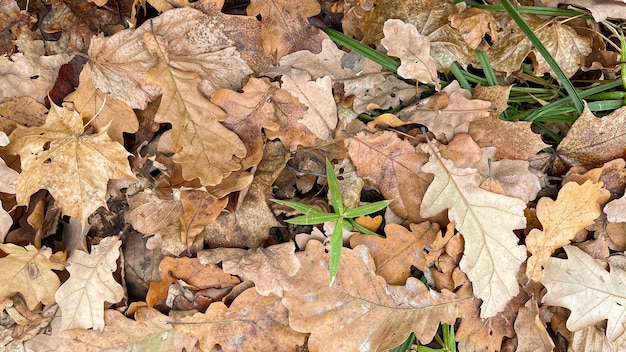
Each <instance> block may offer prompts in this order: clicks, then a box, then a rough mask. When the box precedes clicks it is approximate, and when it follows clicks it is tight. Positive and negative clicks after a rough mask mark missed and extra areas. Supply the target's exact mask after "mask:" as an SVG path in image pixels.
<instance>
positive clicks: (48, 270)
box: [0, 243, 65, 310]
mask: <svg viewBox="0 0 626 352" xmlns="http://www.w3.org/2000/svg"><path fill="white" fill-rule="evenodd" d="M0 249H1V250H2V251H3V252H4V253H6V254H7V256H5V257H2V258H0V266H1V267H2V272H1V274H0V280H2V282H3V283H4V284H3V285H2V286H0V301H4V300H5V299H7V298H10V297H11V296H12V295H14V294H16V293H21V294H22V297H24V301H25V302H26V305H27V306H28V309H31V310H32V309H35V308H36V307H37V304H39V303H40V302H41V303H43V304H44V305H51V304H54V303H55V301H54V293H55V292H56V290H57V289H58V288H59V286H60V285H61V281H60V280H59V278H58V277H57V275H56V274H55V273H53V272H52V270H63V269H64V268H65V265H64V262H65V253H63V252H57V253H54V254H52V250H51V249H50V248H42V249H39V250H38V249H37V248H35V247H34V246H32V245H28V246H26V247H25V248H24V247H20V246H16V245H14V244H12V243H7V244H2V243H0Z"/></svg>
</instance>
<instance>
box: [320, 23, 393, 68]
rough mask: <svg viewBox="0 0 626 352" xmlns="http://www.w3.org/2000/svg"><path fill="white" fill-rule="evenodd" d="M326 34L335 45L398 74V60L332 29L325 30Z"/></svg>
mask: <svg viewBox="0 0 626 352" xmlns="http://www.w3.org/2000/svg"><path fill="white" fill-rule="evenodd" d="M324 32H326V34H328V36H329V37H330V39H332V40H333V41H334V42H335V43H337V44H340V45H343V46H345V47H346V48H348V49H350V50H352V51H354V52H356V53H359V54H360V55H361V56H363V57H366V58H368V59H370V60H372V61H374V62H375V63H377V64H379V65H381V66H382V67H384V68H386V69H388V70H389V71H391V72H393V73H397V72H398V67H400V63H398V62H397V61H396V60H394V59H392V58H390V57H389V56H387V55H385V54H383V53H380V52H378V51H376V50H374V49H372V48H370V47H369V46H367V45H365V44H363V43H361V42H360V41H358V40H356V39H354V38H350V37H348V36H347V35H345V34H343V33H341V32H338V31H336V30H334V29H332V28H325V29H324Z"/></svg>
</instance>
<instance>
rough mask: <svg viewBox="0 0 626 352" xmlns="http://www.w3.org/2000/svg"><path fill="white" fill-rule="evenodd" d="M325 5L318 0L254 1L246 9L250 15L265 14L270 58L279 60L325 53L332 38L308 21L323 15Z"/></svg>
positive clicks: (265, 46)
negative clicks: (299, 53)
mask: <svg viewBox="0 0 626 352" xmlns="http://www.w3.org/2000/svg"><path fill="white" fill-rule="evenodd" d="M320 10H321V6H320V4H319V2H317V1H315V0H305V1H299V2H298V3H297V4H296V3H293V2H290V1H285V0H252V1H250V5H248V8H247V9H246V12H247V14H248V16H257V15H261V38H262V39H263V49H264V50H265V54H266V55H268V56H274V55H276V59H280V58H281V57H283V56H285V55H287V54H289V53H292V52H294V51H298V50H302V49H307V50H311V51H315V52H319V51H320V50H321V43H322V41H323V40H324V39H326V38H328V37H327V36H326V34H325V33H324V32H322V31H320V30H319V29H318V28H315V27H313V26H311V25H310V24H309V22H308V20H307V19H308V18H309V17H312V16H315V15H317V14H319V13H320Z"/></svg>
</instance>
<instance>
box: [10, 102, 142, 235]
mask: <svg viewBox="0 0 626 352" xmlns="http://www.w3.org/2000/svg"><path fill="white" fill-rule="evenodd" d="M10 139H11V141H12V142H11V144H9V151H10V152H11V153H13V154H19V155H20V158H21V163H22V173H21V174H20V176H19V177H18V179H17V188H16V198H17V202H18V204H21V205H27V204H28V202H29V200H30V196H31V195H32V194H34V193H35V192H37V191H38V190H40V189H47V190H48V191H49V192H50V194H52V196H53V197H54V199H55V201H56V205H57V206H58V207H59V208H61V210H62V211H63V214H64V215H69V216H72V217H75V218H77V219H80V220H82V221H83V223H85V222H86V220H87V218H88V217H89V215H91V214H92V213H93V212H94V211H95V210H96V209H98V208H99V207H101V206H104V207H106V202H105V199H104V198H105V195H106V190H107V182H108V180H109V179H123V178H134V177H135V176H134V174H133V172H132V171H131V170H130V166H129V164H128V159H127V158H128V155H130V154H129V153H128V152H127V151H126V150H125V149H124V147H123V146H122V145H120V144H119V143H117V142H114V141H113V140H111V138H110V137H109V136H108V135H107V131H106V130H102V131H101V132H98V133H97V134H93V135H88V134H84V129H83V121H82V119H81V116H80V114H78V112H76V111H72V110H66V109H62V108H60V107H58V106H53V107H52V109H51V111H50V113H48V118H47V119H46V123H45V124H44V125H43V126H40V127H30V128H25V127H18V128H17V129H16V130H15V131H13V133H11V136H10ZM77 183H78V184H77Z"/></svg>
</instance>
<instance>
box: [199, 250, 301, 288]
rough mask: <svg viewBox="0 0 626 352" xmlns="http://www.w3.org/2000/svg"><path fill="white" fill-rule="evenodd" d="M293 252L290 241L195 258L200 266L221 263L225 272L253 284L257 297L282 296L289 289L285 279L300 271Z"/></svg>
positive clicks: (203, 254) (217, 251)
mask: <svg viewBox="0 0 626 352" xmlns="http://www.w3.org/2000/svg"><path fill="white" fill-rule="evenodd" d="M295 249H296V246H295V244H294V243H293V242H287V243H281V244H276V245H273V246H269V247H260V248H256V249H250V250H245V249H240V248H215V249H210V250H206V251H201V252H198V258H199V259H200V263H201V264H207V263H215V264H217V263H219V262H221V263H222V269H223V270H224V271H225V272H227V273H229V274H232V275H237V276H240V277H243V278H245V279H247V280H250V281H253V282H254V285H255V287H256V291H257V292H258V293H259V294H260V295H263V296H269V294H270V293H273V294H275V295H276V296H278V297H282V296H283V292H284V291H289V290H291V288H292V287H293V286H292V284H291V282H290V281H289V278H290V277H292V276H294V275H295V274H296V272H298V269H299V268H300V261H298V258H297V257H296V255H295V254H294V251H295Z"/></svg>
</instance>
